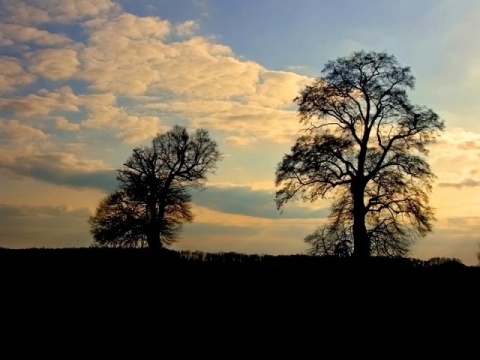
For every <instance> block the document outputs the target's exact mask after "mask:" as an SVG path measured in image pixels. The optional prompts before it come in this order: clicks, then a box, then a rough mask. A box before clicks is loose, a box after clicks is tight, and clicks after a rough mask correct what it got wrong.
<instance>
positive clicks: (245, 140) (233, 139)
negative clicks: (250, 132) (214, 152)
mask: <svg viewBox="0 0 480 360" xmlns="http://www.w3.org/2000/svg"><path fill="white" fill-rule="evenodd" d="M255 141H256V139H254V138H251V137H240V136H228V137H226V138H225V139H224V140H223V142H224V143H225V144H228V145H233V146H237V147H247V146H250V145H251V144H252V143H254V142H255Z"/></svg>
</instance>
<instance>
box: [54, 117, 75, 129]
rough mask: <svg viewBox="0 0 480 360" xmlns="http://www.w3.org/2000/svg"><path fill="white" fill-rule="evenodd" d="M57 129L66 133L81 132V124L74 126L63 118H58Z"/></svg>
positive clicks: (56, 121) (56, 120)
mask: <svg viewBox="0 0 480 360" xmlns="http://www.w3.org/2000/svg"><path fill="white" fill-rule="evenodd" d="M55 127H56V128H57V129H60V130H64V131H78V130H80V125H79V124H74V123H71V122H69V121H68V120H67V119H66V118H64V117H62V116H57V117H56V118H55Z"/></svg>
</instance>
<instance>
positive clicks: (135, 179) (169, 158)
mask: <svg viewBox="0 0 480 360" xmlns="http://www.w3.org/2000/svg"><path fill="white" fill-rule="evenodd" d="M220 159H221V153H220V152H219V150H218V146H217V144H216V142H215V141H213V140H212V139H211V138H210V136H209V133H208V131H206V130H205V129H199V130H196V131H195V132H194V133H193V134H189V133H188V132H187V129H186V128H185V127H181V126H179V125H176V126H174V127H173V128H172V130H170V131H168V132H166V133H163V134H158V135H157V136H156V137H155V138H154V139H153V140H152V144H151V146H146V147H136V148H134V149H133V153H132V155H131V156H130V157H129V158H128V159H127V161H126V162H125V164H124V165H123V168H121V169H118V170H117V172H118V175H117V180H118V182H119V188H118V189H117V190H116V191H114V192H113V193H111V194H109V195H108V196H107V197H106V198H105V199H103V200H102V201H101V202H100V204H99V206H98V208H97V211H96V213H95V215H94V216H92V217H90V219H89V223H90V230H91V233H92V234H93V236H94V239H95V243H96V245H99V246H107V247H143V246H145V245H147V246H148V247H149V248H152V249H157V248H161V247H163V246H165V245H170V244H171V243H172V242H174V241H176V239H177V237H178V235H179V233H180V231H181V229H182V225H183V223H185V222H191V221H192V220H193V214H192V212H191V195H190V193H189V191H188V190H189V188H202V187H203V186H204V184H205V182H206V180H207V174H208V173H212V172H214V171H215V169H216V165H217V162H218V161H219V160H220Z"/></svg>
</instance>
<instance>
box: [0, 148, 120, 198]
mask: <svg viewBox="0 0 480 360" xmlns="http://www.w3.org/2000/svg"><path fill="white" fill-rule="evenodd" d="M0 168H3V169H5V170H8V171H10V172H11V173H13V174H16V175H21V176H27V177H31V178H34V179H38V180H42V181H46V182H48V183H52V184H57V185H63V186H70V187H76V188H94V189H103V190H107V191H111V190H113V189H114V187H115V185H116V181H115V178H116V173H115V171H114V170H113V169H109V168H107V167H106V166H105V165H104V164H103V162H102V161H100V160H79V159H77V158H76V156H75V155H73V154H68V153H60V152H52V153H45V154H35V153H33V154H32V153H30V154H16V153H12V152H10V153H8V152H6V151H0Z"/></svg>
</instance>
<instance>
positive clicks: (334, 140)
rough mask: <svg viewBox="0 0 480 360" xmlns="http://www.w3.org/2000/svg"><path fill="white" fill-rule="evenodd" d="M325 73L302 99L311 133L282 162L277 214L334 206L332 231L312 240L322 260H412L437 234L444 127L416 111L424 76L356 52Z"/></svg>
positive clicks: (433, 115)
mask: <svg viewBox="0 0 480 360" xmlns="http://www.w3.org/2000/svg"><path fill="white" fill-rule="evenodd" d="M322 74H323V77H320V78H317V79H316V80H315V81H314V82H313V83H312V84H311V85H308V86H306V87H305V88H304V89H302V91H301V92H300V94H299V96H297V97H296V98H295V99H294V101H295V103H296V104H297V105H298V106H299V109H298V114H299V118H300V122H301V123H302V124H304V125H305V126H306V132H305V135H303V136H300V137H299V138H298V139H297V141H296V143H295V144H294V146H293V147H292V148H291V153H289V154H286V155H285V156H284V158H283V160H282V161H281V162H280V163H279V164H278V167H277V170H276V186H277V187H278V186H281V188H280V189H279V190H278V191H277V192H276V203H277V207H278V208H279V209H280V208H282V207H283V206H284V205H285V204H286V203H287V202H289V201H290V200H293V199H294V198H297V197H298V196H299V197H300V198H302V199H303V200H304V201H312V202H313V201H315V200H317V199H319V198H326V199H333V204H332V209H331V215H330V218H329V219H328V222H327V224H326V225H325V226H323V227H321V228H319V229H318V230H317V231H316V232H315V233H314V234H312V235H309V236H307V238H306V239H305V241H306V242H308V243H310V245H311V246H312V248H311V252H312V253H315V252H317V253H332V252H335V251H342V252H343V253H348V252H349V251H353V255H354V256H356V257H360V258H366V257H369V256H371V255H387V256H398V255H404V254H406V253H407V252H408V250H409V247H410V245H411V244H412V243H413V242H414V241H415V240H416V239H418V238H419V237H423V236H425V235H426V234H427V233H428V232H430V231H431V230H432V221H433V220H434V214H433V209H432V208H431V207H430V206H429V199H428V194H429V192H430V191H431V185H432V181H433V179H434V174H433V173H432V171H431V169H430V166H429V165H428V163H427V161H426V156H427V155H428V150H427V145H429V144H430V143H432V142H434V141H435V137H436V135H437V134H438V133H439V132H441V131H443V129H444V123H443V120H441V119H440V118H439V117H438V115H437V114H436V113H435V112H433V111H432V110H431V109H428V108H425V107H423V106H417V105H412V104H411V103H410V101H409V99H408V96H407V89H413V88H414V84H415V78H414V77H413V76H412V74H411V71H410V68H409V67H402V66H400V65H399V63H398V61H397V60H396V58H395V57H394V56H393V55H390V54H387V53H385V52H380V53H376V52H365V51H359V52H354V53H352V54H351V55H350V56H347V57H343V58H338V59H336V60H333V61H329V62H327V64H326V65H325V67H324V69H323V70H322ZM339 249H340V250H339Z"/></svg>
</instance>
